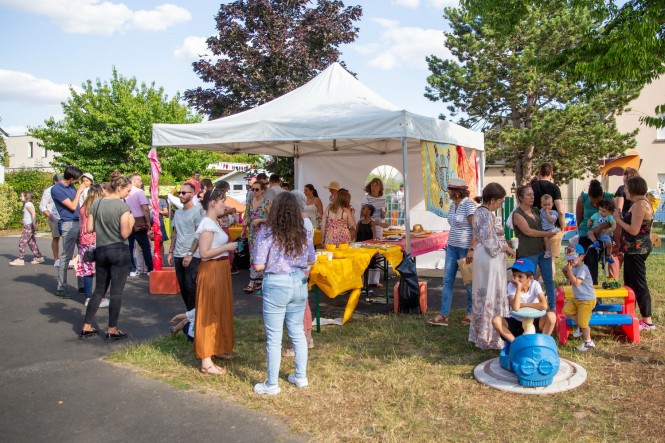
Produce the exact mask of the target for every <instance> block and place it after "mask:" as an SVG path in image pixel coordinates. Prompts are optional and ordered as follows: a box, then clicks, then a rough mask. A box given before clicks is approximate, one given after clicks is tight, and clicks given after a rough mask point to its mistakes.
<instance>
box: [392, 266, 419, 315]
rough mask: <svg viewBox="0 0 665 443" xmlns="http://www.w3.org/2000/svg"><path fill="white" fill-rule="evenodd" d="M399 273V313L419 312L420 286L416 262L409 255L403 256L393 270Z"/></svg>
mask: <svg viewBox="0 0 665 443" xmlns="http://www.w3.org/2000/svg"><path fill="white" fill-rule="evenodd" d="M395 269H396V270H397V272H399V289H398V291H397V293H398V296H399V312H412V311H413V310H414V309H415V310H417V312H420V285H419V284H418V273H417V271H416V262H415V260H414V259H413V258H412V257H411V254H404V258H403V259H402V261H401V263H400V264H399V265H397V268H395Z"/></svg>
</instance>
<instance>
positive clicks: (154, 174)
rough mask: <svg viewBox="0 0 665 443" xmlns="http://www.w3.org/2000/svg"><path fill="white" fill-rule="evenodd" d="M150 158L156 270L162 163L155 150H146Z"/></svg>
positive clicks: (158, 263) (159, 261)
mask: <svg viewBox="0 0 665 443" xmlns="http://www.w3.org/2000/svg"><path fill="white" fill-rule="evenodd" d="M148 158H149V159H150V179H151V180H150V203H151V205H152V232H153V234H154V242H155V252H154V254H153V258H152V262H153V267H154V269H155V270H156V271H161V270H162V260H163V257H162V254H161V252H160V249H161V248H160V245H161V244H162V229H161V226H160V224H159V174H161V173H162V165H161V164H160V163H159V159H158V158H157V150H156V149H155V148H152V149H150V152H148Z"/></svg>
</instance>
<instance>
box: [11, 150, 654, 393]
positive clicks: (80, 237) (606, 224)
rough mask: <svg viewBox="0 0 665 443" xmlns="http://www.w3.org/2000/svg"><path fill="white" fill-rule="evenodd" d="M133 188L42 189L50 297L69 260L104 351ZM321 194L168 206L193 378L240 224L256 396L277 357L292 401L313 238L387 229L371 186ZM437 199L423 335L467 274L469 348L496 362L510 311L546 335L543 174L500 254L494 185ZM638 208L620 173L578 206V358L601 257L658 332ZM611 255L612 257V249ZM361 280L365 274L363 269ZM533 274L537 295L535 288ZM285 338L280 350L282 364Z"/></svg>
mask: <svg viewBox="0 0 665 443" xmlns="http://www.w3.org/2000/svg"><path fill="white" fill-rule="evenodd" d="M77 184H78V187H77V186H76V185H77ZM142 185H143V184H142V179H141V176H140V175H139V174H132V175H129V176H128V177H125V176H123V175H121V174H120V173H117V172H116V173H113V174H112V175H111V176H110V177H109V179H108V181H105V182H103V183H101V184H96V183H95V181H94V177H93V176H92V174H90V173H85V174H84V173H83V172H82V171H81V170H80V169H78V168H77V167H74V166H69V167H67V168H66V169H65V171H64V173H63V174H62V176H61V177H60V176H57V175H56V176H54V177H53V186H51V187H50V188H48V189H47V190H46V191H45V192H44V194H43V196H42V199H41V202H40V205H39V209H40V211H41V212H43V214H44V215H45V217H46V218H47V220H48V223H49V228H50V231H51V234H52V236H53V240H52V243H51V248H52V253H53V257H54V260H55V267H56V269H57V287H56V290H55V294H56V296H58V297H62V298H71V297H72V295H71V293H70V292H69V289H68V283H67V281H68V280H67V278H68V269H69V268H70V260H71V259H72V258H73V257H77V260H75V262H76V265H75V273H76V276H77V278H78V283H79V292H80V293H82V294H83V295H84V297H85V306H86V311H85V318H84V319H83V326H82V327H81V330H80V333H79V338H80V339H82V340H83V339H88V338H90V337H94V336H97V335H98V334H99V332H98V331H97V330H96V329H95V327H94V325H93V323H94V318H95V315H96V313H97V311H98V309H100V308H106V307H107V308H108V316H109V320H108V327H107V328H106V331H105V333H104V338H105V340H107V341H117V340H122V339H125V338H126V337H127V333H125V332H123V331H122V330H121V329H119V328H118V321H119V317H120V311H121V305H122V295H123V291H124V286H125V283H126V281H127V278H129V277H135V276H137V275H138V274H139V270H138V267H137V263H136V260H135V255H134V250H135V249H137V250H139V251H140V254H141V255H142V257H143V261H144V263H145V267H146V268H147V271H148V272H151V271H152V270H153V261H152V257H153V253H152V252H151V244H150V234H151V232H150V231H151V230H150V225H151V220H153V216H152V214H151V208H150V204H149V202H148V199H147V197H146V194H145V192H144V191H143V189H142ZM325 188H326V189H328V190H329V192H330V197H329V199H328V204H327V205H325V208H324V204H323V202H322V201H321V198H320V197H319V194H318V192H317V190H316V188H315V187H314V186H313V185H312V184H307V185H305V186H304V188H303V191H302V192H301V191H298V190H295V191H287V190H285V189H284V188H283V187H282V184H281V180H280V177H279V176H277V175H276V174H273V175H272V176H271V177H268V176H267V175H266V174H258V175H257V176H256V177H255V179H254V180H253V182H252V184H251V187H250V189H249V192H248V194H247V197H246V202H245V203H246V210H245V211H244V213H243V214H239V213H238V211H237V210H236V209H235V208H234V207H230V206H229V205H227V202H226V200H227V193H228V192H229V189H230V186H229V183H227V182H225V181H218V182H217V183H216V184H213V183H212V182H211V181H210V180H208V179H201V177H200V174H199V173H196V174H195V175H194V177H193V178H192V179H190V180H188V181H186V182H185V183H183V184H182V185H181V186H180V188H179V191H178V192H177V197H176V196H174V195H170V196H168V197H167V198H168V200H169V202H170V203H171V204H172V205H173V207H175V208H176V209H175V211H174V213H173V219H172V227H173V229H172V233H171V239H170V247H169V251H168V255H167V263H168V265H170V266H174V268H175V274H176V277H177V280H178V284H179V287H180V294H181V296H182V300H183V304H184V312H180V313H178V314H176V315H174V317H173V318H172V319H171V321H172V322H173V323H174V325H173V327H172V328H171V332H172V333H173V334H174V335H176V334H178V333H179V332H180V331H183V332H184V333H185V335H186V336H187V337H188V339H190V340H191V341H193V343H194V345H193V346H194V352H195V355H196V357H197V358H198V359H199V360H200V368H199V369H200V372H201V373H203V374H210V375H222V374H225V373H226V369H225V368H224V367H223V366H220V365H219V361H220V360H221V361H224V360H231V359H234V358H235V354H234V352H233V351H234V330H233V304H234V302H233V291H232V273H234V267H233V261H234V253H237V252H238V251H239V250H240V249H241V248H242V243H239V242H236V241H232V239H231V238H230V234H229V227H230V226H231V225H233V224H234V223H241V225H242V233H241V237H245V236H247V237H248V241H249V254H250V269H249V282H248V284H247V286H246V287H245V288H244V292H245V293H252V292H255V291H258V292H260V293H261V295H262V297H263V320H264V326H265V332H266V337H267V344H266V360H267V377H266V380H265V382H263V383H258V384H256V386H255V387H254V391H255V392H256V393H257V394H266V395H276V394H278V393H279V392H280V388H279V384H278V374H279V367H280V363H281V357H282V356H293V357H295V372H294V374H291V375H289V376H288V377H287V380H288V381H289V382H290V383H292V384H294V385H295V386H297V387H299V388H302V387H305V386H307V385H308V384H309V382H308V378H307V356H308V349H309V348H311V347H313V346H314V342H313V340H312V336H311V323H312V321H311V318H312V316H311V311H310V308H309V303H308V301H307V293H308V292H307V279H308V272H309V267H310V266H311V265H312V264H313V263H314V261H315V260H314V259H315V252H314V239H313V237H314V231H315V229H316V228H320V230H321V235H322V241H323V243H324V244H326V245H327V244H334V245H339V244H343V243H350V242H352V241H364V240H368V239H372V238H378V239H381V238H382V231H383V229H384V228H386V227H387V226H388V224H387V223H386V199H385V196H384V184H383V182H382V181H381V180H380V179H378V178H374V179H372V180H370V181H369V183H367V185H366V187H365V188H364V197H363V199H362V201H361V208H360V211H359V214H358V216H356V211H355V209H354V208H353V207H352V205H351V194H350V192H349V191H348V190H347V189H345V188H343V187H342V186H341V185H340V184H339V182H337V181H331V182H330V183H329V184H328V185H327V186H325ZM447 192H448V194H449V196H450V201H451V206H450V210H449V213H448V223H449V225H450V232H449V239H448V247H447V254H446V260H445V270H444V275H443V290H442V300H441V308H440V311H439V313H438V314H437V315H436V316H435V317H433V318H431V319H429V320H428V322H429V323H430V324H432V325H435V326H447V325H448V324H449V322H450V318H449V316H450V309H451V301H452V296H453V283H454V280H455V278H456V273H457V270H458V267H460V266H471V267H472V269H473V281H472V282H471V283H470V284H467V285H465V290H466V299H467V300H466V316H465V317H464V319H463V320H462V323H463V324H465V325H468V326H469V341H470V342H472V343H473V344H475V345H476V346H477V347H479V348H481V349H501V348H502V347H503V342H504V340H507V341H512V340H514V338H515V337H516V336H518V335H520V334H521V333H522V332H523V331H522V329H521V318H520V317H519V315H517V314H515V311H518V310H519V309H520V308H521V307H531V308H535V309H541V310H547V311H549V312H548V313H547V314H546V315H545V316H543V317H542V318H541V319H540V320H539V322H537V325H536V327H537V329H538V331H540V332H543V333H546V334H551V332H552V331H553V329H554V324H555V319H554V314H553V312H551V311H552V310H553V308H554V291H555V288H554V275H555V272H556V270H555V265H554V259H555V258H556V257H557V256H558V255H559V252H560V244H561V243H560V242H561V234H562V230H563V228H564V224H565V217H564V214H563V205H562V200H561V192H560V190H559V188H558V187H557V186H556V185H555V184H554V183H553V171H552V167H551V165H549V164H547V163H546V164H544V165H542V167H541V169H540V174H539V177H538V179H536V180H534V181H533V182H532V183H531V184H530V185H526V186H521V187H519V188H518V189H517V190H516V198H517V203H518V204H517V205H516V208H515V210H514V211H513V213H512V214H511V215H510V217H509V224H510V227H512V229H514V232H515V236H516V238H515V239H512V240H510V241H509V240H507V239H506V238H505V237H504V226H503V224H502V220H501V218H499V217H497V215H496V213H497V211H498V210H499V209H500V208H501V207H502V206H503V202H504V199H505V197H506V191H505V189H504V188H503V187H502V186H501V185H499V184H497V183H489V184H487V185H486V186H485V187H484V189H483V190H482V194H481V195H480V196H479V198H477V200H476V201H474V200H471V199H470V198H469V187H468V185H467V183H466V182H465V181H464V180H463V179H461V178H457V177H454V178H451V180H450V181H449V185H448V189H447ZM646 194H647V186H646V182H645V180H644V179H643V178H641V177H639V174H638V173H637V171H634V170H627V171H626V174H625V177H624V185H622V186H621V188H620V189H619V190H618V191H617V193H616V195H613V194H610V193H607V192H604V191H603V189H602V187H601V185H600V183H599V182H598V181H597V180H592V181H591V183H590V185H589V189H588V192H583V193H581V195H580V196H579V198H578V200H577V206H576V212H577V221H578V230H579V241H578V243H577V244H575V245H570V246H568V247H567V248H566V254H565V257H564V258H565V261H566V263H567V264H566V266H565V267H564V268H563V269H562V270H561V272H562V274H563V275H564V276H565V277H566V278H567V279H568V281H569V282H570V284H571V285H572V286H573V293H574V299H573V300H571V301H569V302H568V304H567V305H566V307H565V309H564V313H566V314H567V315H569V316H570V317H571V318H573V319H575V321H576V322H577V323H578V325H579V329H578V331H576V332H575V337H581V338H582V340H583V341H582V343H581V344H580V346H579V347H578V349H580V350H581V351H586V350H588V349H592V348H594V347H595V345H594V343H593V341H592V340H591V336H590V328H589V325H588V322H589V318H590V316H591V310H592V309H593V307H594V306H595V296H594V291H593V286H592V285H594V284H597V279H598V263H599V259H600V256H601V255H603V254H602V253H605V255H608V256H610V255H611V254H612V253H615V254H617V251H616V249H618V251H619V253H618V255H617V257H618V259H619V261H620V262H622V263H623V266H624V281H625V284H626V285H627V286H629V287H631V288H632V289H633V290H634V291H635V295H636V299H637V303H638V306H639V310H640V313H641V316H642V318H641V320H640V329H642V330H653V329H655V328H656V326H655V325H654V324H653V321H652V317H651V315H652V312H651V296H650V292H649V287H648V283H647V276H646V265H645V262H646V260H647V258H648V256H649V253H650V252H651V247H652V246H651V240H650V231H651V225H652V222H653V210H652V207H651V205H650V203H649V201H648V200H647V198H646ZM32 199H33V194H32V193H31V192H28V191H26V192H23V193H22V194H21V201H23V202H24V214H23V225H24V228H23V231H22V235H21V238H20V241H19V257H18V258H17V259H16V260H14V261H12V262H10V265H12V266H21V265H24V263H25V249H26V246H28V247H30V249H31V250H32V251H33V254H34V259H33V261H32V263H34V264H39V263H43V262H44V258H43V256H42V254H41V252H40V250H39V248H38V247H37V244H36V242H35V231H36V229H37V224H36V213H35V207H34V204H33V203H32ZM158 210H159V216H160V228H161V229H162V233H163V235H164V236H165V238H168V237H166V235H167V232H166V230H165V228H164V222H163V220H162V219H163V217H165V216H169V215H170V213H169V209H168V205H167V203H166V200H163V204H162V202H161V201H160V207H159V209H158ZM615 229H616V231H615ZM617 231H618V234H617ZM60 239H62V241H60ZM615 242H616V243H618V248H615V247H614V245H613V243H615ZM75 249H76V250H77V255H76V256H74V250H75ZM613 249H614V251H613ZM508 258H510V259H513V260H514V262H513V263H512V265H510V266H509V267H508V269H510V270H511V271H512V277H511V278H509V277H508V276H507V272H506V260H507V259H508ZM373 266H375V263H374V261H372V263H371V264H370V267H373ZM538 273H540V276H541V277H542V281H543V285H542V286H541V284H540V283H539V281H538V280H537V279H536V277H537V275H538ZM93 282H94V288H93ZM511 310H512V311H513V312H511ZM284 324H286V327H287V331H288V335H289V339H290V343H291V346H290V347H288V348H287V349H285V350H282V331H283V327H284ZM216 361H217V362H216Z"/></svg>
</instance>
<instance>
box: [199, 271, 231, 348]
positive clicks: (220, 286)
mask: <svg viewBox="0 0 665 443" xmlns="http://www.w3.org/2000/svg"><path fill="white" fill-rule="evenodd" d="M194 324H195V326H194V328H195V329H194V352H195V353H196V357H197V358H208V357H212V356H213V355H219V354H226V353H229V352H233V290H232V288H231V266H230V264H229V260H208V261H201V263H200V264H199V272H198V275H197V277H196V321H195V323H194Z"/></svg>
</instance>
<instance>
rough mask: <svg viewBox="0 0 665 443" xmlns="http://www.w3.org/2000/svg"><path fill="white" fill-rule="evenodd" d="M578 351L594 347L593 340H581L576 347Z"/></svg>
mask: <svg viewBox="0 0 665 443" xmlns="http://www.w3.org/2000/svg"><path fill="white" fill-rule="evenodd" d="M576 349H577V350H578V351H582V352H586V351H588V350H589V349H596V345H595V344H594V342H593V341H588V342H587V341H583V342H582V343H581V344H580V345H579V346H577V348H576Z"/></svg>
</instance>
